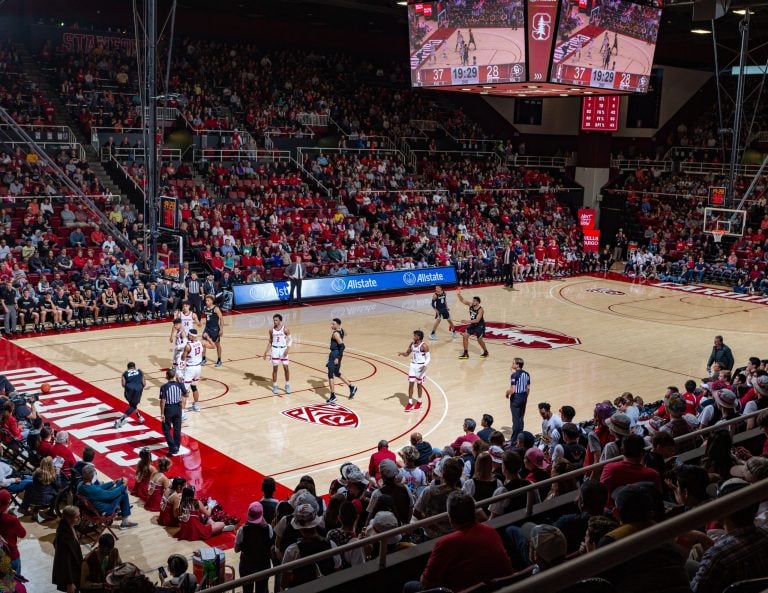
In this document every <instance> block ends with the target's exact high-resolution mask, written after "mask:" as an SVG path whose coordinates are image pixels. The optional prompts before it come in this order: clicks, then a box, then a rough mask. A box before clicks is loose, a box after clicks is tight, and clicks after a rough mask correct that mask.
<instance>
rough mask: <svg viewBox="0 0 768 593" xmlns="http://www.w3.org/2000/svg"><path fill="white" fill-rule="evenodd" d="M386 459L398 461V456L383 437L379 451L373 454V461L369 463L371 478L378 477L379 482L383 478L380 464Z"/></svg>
mask: <svg viewBox="0 0 768 593" xmlns="http://www.w3.org/2000/svg"><path fill="white" fill-rule="evenodd" d="M385 459H391V460H392V461H394V462H395V463H397V456H396V455H395V454H394V453H392V451H390V450H389V443H388V442H387V441H385V440H384V439H382V440H380V441H379V446H378V451H376V453H374V454H373V455H371V461H370V463H368V475H369V476H371V478H376V482H377V483H379V482H380V479H381V472H380V471H379V464H380V463H381V462H382V461H384V460H385Z"/></svg>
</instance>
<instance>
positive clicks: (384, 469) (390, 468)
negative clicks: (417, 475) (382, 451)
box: [379, 459, 400, 478]
mask: <svg viewBox="0 0 768 593" xmlns="http://www.w3.org/2000/svg"><path fill="white" fill-rule="evenodd" d="M379 473H381V477H382V478H394V477H395V476H397V474H399V473H400V470H399V469H398V468H397V464H396V463H395V462H394V461H392V460H391V459H384V460H382V462H381V463H379Z"/></svg>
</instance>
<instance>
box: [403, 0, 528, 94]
mask: <svg viewBox="0 0 768 593" xmlns="http://www.w3.org/2000/svg"><path fill="white" fill-rule="evenodd" d="M408 33H409V42H410V50H411V83H412V85H413V86H415V87H443V86H445V87H447V86H461V85H495V84H508V83H520V82H524V81H525V80H526V76H527V68H526V54H525V9H524V6H523V1H522V0H466V1H463V2H456V0H444V1H440V2H414V1H412V0H411V1H409V3H408Z"/></svg>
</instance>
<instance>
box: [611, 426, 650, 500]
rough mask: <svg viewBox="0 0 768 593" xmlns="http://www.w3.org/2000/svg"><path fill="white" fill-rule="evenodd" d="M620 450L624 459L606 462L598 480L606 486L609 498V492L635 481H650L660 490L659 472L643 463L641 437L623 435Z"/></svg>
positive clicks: (642, 441) (643, 451) (643, 444)
mask: <svg viewBox="0 0 768 593" xmlns="http://www.w3.org/2000/svg"><path fill="white" fill-rule="evenodd" d="M621 452H622V454H623V455H624V459H623V460H622V461H614V462H612V463H609V464H607V465H606V466H605V467H604V468H603V473H602V475H601V476H600V482H602V483H603V484H605V487H606V488H608V496H609V500H612V499H610V496H611V493H612V492H613V491H614V490H616V489H617V488H619V487H620V486H626V485H627V484H635V483H637V482H652V483H653V484H654V485H655V486H656V488H657V489H659V490H661V476H659V472H657V471H656V470H653V469H650V468H647V467H645V466H644V465H643V456H644V453H645V441H644V440H643V437H641V436H638V435H630V436H628V437H625V438H624V440H623V441H622V444H621Z"/></svg>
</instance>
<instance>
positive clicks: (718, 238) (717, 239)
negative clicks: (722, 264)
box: [712, 229, 725, 244]
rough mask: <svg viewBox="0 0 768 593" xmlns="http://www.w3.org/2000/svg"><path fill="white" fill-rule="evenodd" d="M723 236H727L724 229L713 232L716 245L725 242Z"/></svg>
mask: <svg viewBox="0 0 768 593" xmlns="http://www.w3.org/2000/svg"><path fill="white" fill-rule="evenodd" d="M723 235H725V231H724V230H722V229H717V230H715V231H712V238H713V239H714V240H715V243H716V244H717V243H722V242H723Z"/></svg>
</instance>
